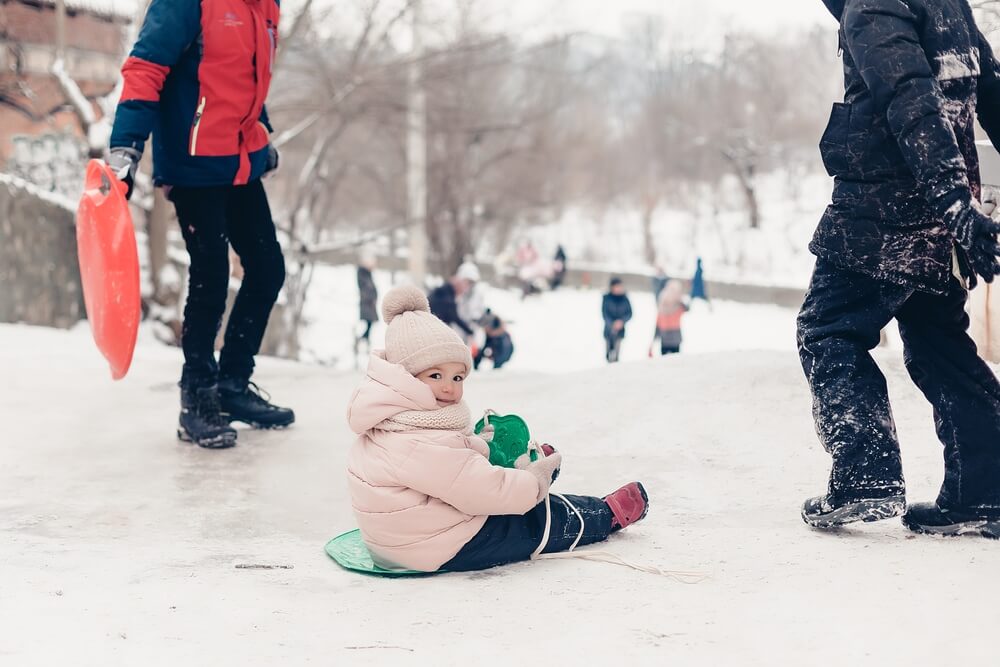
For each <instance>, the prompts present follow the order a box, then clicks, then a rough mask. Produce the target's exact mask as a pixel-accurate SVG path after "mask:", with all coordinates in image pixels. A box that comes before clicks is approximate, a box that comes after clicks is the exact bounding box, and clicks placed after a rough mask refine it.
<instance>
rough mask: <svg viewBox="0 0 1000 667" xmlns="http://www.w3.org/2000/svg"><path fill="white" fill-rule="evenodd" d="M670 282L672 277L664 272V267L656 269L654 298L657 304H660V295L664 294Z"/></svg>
mask: <svg viewBox="0 0 1000 667" xmlns="http://www.w3.org/2000/svg"><path fill="white" fill-rule="evenodd" d="M668 282H670V277H669V276H668V275H667V272H666V271H664V270H663V267H662V266H657V267H656V273H655V274H654V275H653V285H652V286H653V298H654V299H655V300H656V303H657V304H659V303H660V293H661V292H663V288H664V287H666V286H667V283H668Z"/></svg>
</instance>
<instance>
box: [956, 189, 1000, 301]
mask: <svg viewBox="0 0 1000 667" xmlns="http://www.w3.org/2000/svg"><path fill="white" fill-rule="evenodd" d="M943 218H944V223H945V224H946V225H947V226H948V229H949V230H951V233H952V234H953V235H954V236H955V241H957V242H958V244H959V245H960V246H962V248H964V249H965V251H966V252H967V253H968V255H969V263H970V264H971V265H972V266H971V268H972V271H973V272H974V273H975V274H976V275H978V276H981V277H982V279H983V280H985V281H986V282H988V283H991V282H993V279H994V277H996V276H997V275H1000V260H998V259H997V256H998V255H1000V244H998V243H997V234H998V233H1000V222H996V221H995V220H993V219H992V218H990V217H989V216H987V215H986V214H985V213H983V212H982V211H980V210H979V207H978V206H977V205H976V203H975V202H974V201H973V200H972V199H971V198H961V199H956V200H955V201H954V202H953V203H952V204H951V205H950V206H948V208H947V209H945V212H944V216H943Z"/></svg>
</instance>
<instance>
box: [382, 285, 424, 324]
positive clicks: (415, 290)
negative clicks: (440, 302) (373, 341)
mask: <svg viewBox="0 0 1000 667" xmlns="http://www.w3.org/2000/svg"><path fill="white" fill-rule="evenodd" d="M412 311H423V312H425V313H429V312H430V311H431V306H430V304H429V303H428V302H427V295H426V294H424V293H423V291H422V290H421V289H420V288H419V287H415V286H414V285H401V286H400V287H394V288H392V289H391V290H389V292H388V293H387V294H386V295H385V297H384V298H383V299H382V318H383V319H385V323H386V324H389V323H390V322H392V320H393V319H395V317H396V316H397V315H402V314H403V313H409V312H412Z"/></svg>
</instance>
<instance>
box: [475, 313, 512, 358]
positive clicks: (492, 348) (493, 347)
mask: <svg viewBox="0 0 1000 667" xmlns="http://www.w3.org/2000/svg"><path fill="white" fill-rule="evenodd" d="M482 326H483V331H484V332H485V334H486V339H485V341H484V343H483V347H482V348H481V349H480V350H479V351H478V352H477V353H476V355H475V358H474V359H473V367H474V368H475V369H476V370H479V364H481V363H482V362H483V359H489V360H490V361H491V362H492V363H493V368H494V369H499V368H502V367H503V365H504V364H506V363H507V362H508V361H510V358H511V357H512V356H513V354H514V341H513V340H511V337H510V333H508V331H507V327H506V326H504V323H503V320H501V319H500V318H499V317H497V316H496V315H494V314H493V313H492V312H489V311H487V312H486V315H484V316H483V318H482Z"/></svg>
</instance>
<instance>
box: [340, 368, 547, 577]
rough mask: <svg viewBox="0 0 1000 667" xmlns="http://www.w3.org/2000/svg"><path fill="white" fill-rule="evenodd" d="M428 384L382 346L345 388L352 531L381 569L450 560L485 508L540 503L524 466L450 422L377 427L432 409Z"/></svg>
mask: <svg viewBox="0 0 1000 667" xmlns="http://www.w3.org/2000/svg"><path fill="white" fill-rule="evenodd" d="M437 407H438V406H437V402H436V401H435V399H434V394H433V393H432V391H431V388H430V387H428V386H427V385H425V384H424V383H423V382H421V381H420V380H418V379H416V378H415V377H413V376H412V375H410V374H409V373H408V372H406V370H405V369H404V368H403V367H402V366H400V365H398V364H390V363H389V362H388V361H386V360H385V357H384V356H383V355H382V353H381V352H376V353H374V354H372V356H371V361H370V363H369V366H368V374H367V377H366V378H365V379H364V381H363V382H362V384H361V386H360V387H359V388H358V389H357V390H356V391H355V393H354V396H352V397H351V402H350V405H349V407H348V410H347V419H348V422H349V423H350V426H351V429H352V430H353V431H354V432H355V433H357V434H358V436H359V437H358V439H357V441H356V442H355V443H354V446H353V447H352V448H351V452H350V455H349V457H348V468H347V478H348V485H349V488H350V493H351V504H352V506H353V509H354V514H355V517H356V518H357V521H358V526H359V527H360V528H361V536H362V538H363V539H364V542H365V544H366V545H367V546H368V549H369V550H370V551H371V553H372V556H373V558H374V560H375V562H376V563H377V564H378V565H379V566H380V567H384V568H387V569H399V568H402V569H410V570H420V571H426V572H432V571H434V570H437V569H439V568H440V567H441V566H442V565H443V564H444V563H446V562H448V561H449V560H451V559H452V558H453V557H454V556H455V554H457V553H458V551H459V549H461V548H462V547H463V546H465V544H466V543H467V542H468V541H469V540H471V539H472V538H473V537H474V536H475V535H476V533H478V532H479V530H480V528H482V527H483V524H484V523H485V522H486V517H487V516H490V515H494V514H524V513H526V512H527V511H528V510H530V509H532V508H533V507H535V506H536V505H537V504H538V502H539V496H540V495H541V491H540V488H539V483H538V480H537V479H536V478H535V476H534V475H533V474H531V473H529V472H526V471H523V470H515V469H511V468H502V467H499V466H494V465H492V464H490V462H489V447H488V446H487V444H486V442H485V441H484V440H482V439H481V438H479V437H478V436H475V435H471V434H467V433H464V432H462V431H451V430H429V429H413V430H406V431H386V430H382V429H379V428H378V426H379V425H380V424H382V423H383V422H384V421H385V420H387V419H390V418H392V417H395V416H397V415H399V414H400V413H402V412H408V411H415V410H436V409H437Z"/></svg>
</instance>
